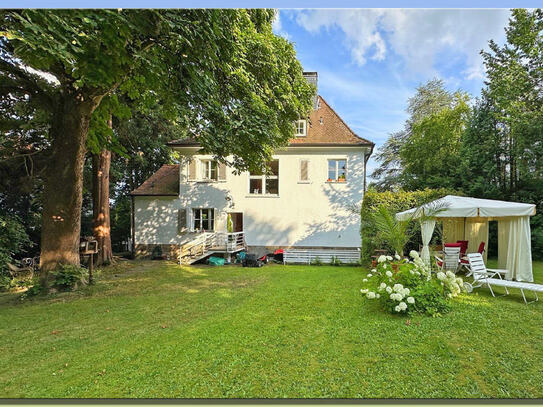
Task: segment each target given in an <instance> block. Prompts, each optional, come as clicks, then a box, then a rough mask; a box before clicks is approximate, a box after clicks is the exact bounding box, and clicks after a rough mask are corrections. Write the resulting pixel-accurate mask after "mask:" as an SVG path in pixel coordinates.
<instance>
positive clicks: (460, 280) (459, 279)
mask: <svg viewBox="0 0 543 407" xmlns="http://www.w3.org/2000/svg"><path fill="white" fill-rule="evenodd" d="M455 281H456V284H458V285H459V286H462V284H464V281H463V280H462V278H461V277H456V280H455Z"/></svg>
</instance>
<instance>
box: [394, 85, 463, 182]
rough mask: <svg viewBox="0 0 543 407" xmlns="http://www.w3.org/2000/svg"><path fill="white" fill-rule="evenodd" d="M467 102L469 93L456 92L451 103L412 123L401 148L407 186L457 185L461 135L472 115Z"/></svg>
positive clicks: (400, 153) (403, 174)
mask: <svg viewBox="0 0 543 407" xmlns="http://www.w3.org/2000/svg"><path fill="white" fill-rule="evenodd" d="M468 102H469V97H468V95H467V94H463V93H460V92H457V93H455V94H454V99H453V101H452V102H451V105H450V106H446V107H444V108H442V109H441V110H439V111H438V112H435V113H432V114H430V115H428V116H426V117H424V118H422V119H420V120H419V121H417V122H415V123H413V125H412V126H411V134H410V136H409V137H408V138H407V139H406V141H405V143H404V144H403V145H402V146H401V148H400V151H399V155H400V158H401V162H402V168H403V173H402V180H403V181H402V184H403V185H404V186H405V187H406V188H408V189H420V188H454V187H455V186H457V184H458V182H457V181H456V177H455V176H456V174H457V165H458V162H459V161H460V155H459V151H460V146H461V137H462V133H463V132H464V130H465V128H466V125H467V122H468V119H469V117H470V114H471V109H470V107H469V105H468Z"/></svg>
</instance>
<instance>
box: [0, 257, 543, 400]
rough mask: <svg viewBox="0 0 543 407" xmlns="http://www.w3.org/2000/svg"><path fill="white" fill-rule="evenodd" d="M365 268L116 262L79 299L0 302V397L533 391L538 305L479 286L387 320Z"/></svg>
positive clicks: (542, 332)
mask: <svg viewBox="0 0 543 407" xmlns="http://www.w3.org/2000/svg"><path fill="white" fill-rule="evenodd" d="M388 263H389V262H382V263H380V264H381V265H384V264H388ZM387 268H388V266H387ZM368 272H371V269H368V268H364V267H360V266H354V267H353V266H326V265H323V266H282V265H269V266H267V267H263V268H258V269H254V268H252V269H246V268H242V267H228V268H213V267H208V266H195V267H180V266H178V265H176V264H173V263H169V262H151V261H123V262H120V263H118V264H117V265H114V266H108V267H105V268H103V269H100V270H98V271H97V273H96V284H95V285H94V286H87V287H83V288H80V289H78V290H76V291H70V292H59V293H56V294H54V295H47V296H44V297H39V296H38V297H35V298H29V299H25V300H22V301H21V299H20V297H21V294H17V293H1V294H0V309H1V312H0V336H1V337H2V341H1V343H0V353H1V354H2V365H3V369H2V371H1V372H0V389H2V390H1V391H0V392H1V394H0V397H27V398H29V397H60V398H63V397H113V398H116V397H258V398H260V397H264V398H269V397H279V398H283V397H289V398H297V397H316V398H320V397H323V398H332V397H339V398H342V397H347V398H350V397H357V398H358V397H362V398H415V397H423V398H427V397H440V398H465V397H483V398H495V397H505V398H508V397H528V398H532V397H542V396H543V383H542V382H541V380H540V372H541V369H542V366H543V350H542V348H541V346H540V344H541V339H542V338H543V313H542V312H541V304H535V305H530V306H526V305H524V303H522V300H521V299H520V295H519V294H518V293H514V294H513V295H510V296H508V297H502V298H493V297H492V296H491V295H490V293H489V292H488V290H486V289H480V290H478V291H475V292H474V293H472V294H465V293H461V294H459V295H458V296H457V297H455V298H454V300H453V301H450V302H449V306H450V311H449V312H448V313H447V314H446V315H444V316H442V317H436V318H432V317H428V316H424V315H421V314H418V313H414V314H413V315H411V316H406V315H404V314H402V313H394V315H390V314H388V313H386V312H384V311H383V310H382V308H381V304H379V303H377V302H376V301H375V300H370V299H366V298H365V297H364V295H362V294H361V293H360V288H361V287H362V285H363V284H364V283H362V280H363V279H364V278H367V274H368ZM534 275H535V279H536V282H539V283H543V263H541V262H534ZM370 278H371V277H370ZM411 294H412V293H410V295H411ZM408 297H409V295H408ZM415 297H416V295H415ZM416 298H417V297H416ZM408 304H409V303H408ZM415 304H417V303H415ZM436 378H439V379H438V380H436Z"/></svg>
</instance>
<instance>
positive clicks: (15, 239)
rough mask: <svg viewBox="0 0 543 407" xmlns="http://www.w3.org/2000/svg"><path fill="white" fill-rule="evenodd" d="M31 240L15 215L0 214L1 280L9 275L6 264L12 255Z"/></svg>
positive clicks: (9, 261)
mask: <svg viewBox="0 0 543 407" xmlns="http://www.w3.org/2000/svg"><path fill="white" fill-rule="evenodd" d="M30 245H31V242H30V239H29V238H28V235H27V234H26V231H25V229H24V226H23V224H22V223H21V221H20V219H19V218H18V217H17V216H7V215H0V275H2V276H3V277H2V281H3V280H4V279H5V277H6V276H9V273H8V270H7V264H8V263H11V262H12V261H13V256H14V255H16V254H17V253H18V252H19V251H20V250H22V249H23V248H24V247H26V246H30Z"/></svg>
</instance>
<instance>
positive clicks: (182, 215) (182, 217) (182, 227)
mask: <svg viewBox="0 0 543 407" xmlns="http://www.w3.org/2000/svg"><path fill="white" fill-rule="evenodd" d="M185 232H187V210H186V209H184V208H183V209H179V210H178V211H177V234H178V235H181V234H183V233H185Z"/></svg>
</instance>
